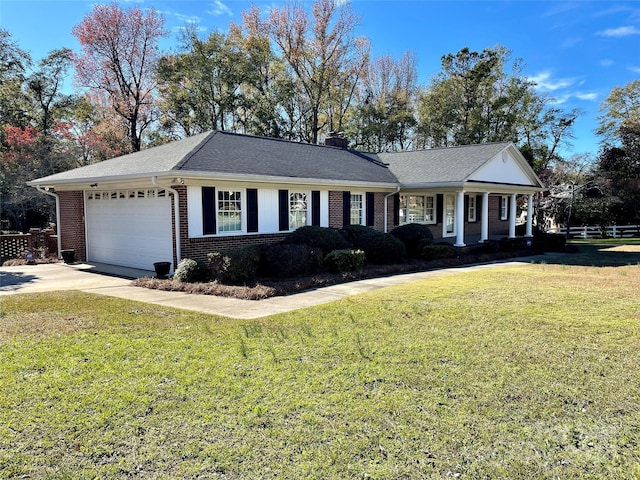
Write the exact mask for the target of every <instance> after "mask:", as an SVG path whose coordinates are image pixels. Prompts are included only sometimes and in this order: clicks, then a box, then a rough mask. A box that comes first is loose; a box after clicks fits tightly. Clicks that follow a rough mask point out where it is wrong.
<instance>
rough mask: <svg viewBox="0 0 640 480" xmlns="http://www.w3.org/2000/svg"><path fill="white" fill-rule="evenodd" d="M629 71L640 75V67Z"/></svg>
mask: <svg viewBox="0 0 640 480" xmlns="http://www.w3.org/2000/svg"><path fill="white" fill-rule="evenodd" d="M629 70H631V71H632V72H633V73H640V67H629Z"/></svg>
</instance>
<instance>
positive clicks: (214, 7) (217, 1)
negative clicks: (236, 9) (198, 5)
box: [207, 0, 233, 17]
mask: <svg viewBox="0 0 640 480" xmlns="http://www.w3.org/2000/svg"><path fill="white" fill-rule="evenodd" d="M207 13H208V14H210V15H213V16H214V17H218V16H220V15H229V16H230V17H231V16H233V12H232V11H231V9H230V8H229V7H227V6H226V5H225V4H224V3H222V0H213V2H211V5H210V8H209V10H207Z"/></svg>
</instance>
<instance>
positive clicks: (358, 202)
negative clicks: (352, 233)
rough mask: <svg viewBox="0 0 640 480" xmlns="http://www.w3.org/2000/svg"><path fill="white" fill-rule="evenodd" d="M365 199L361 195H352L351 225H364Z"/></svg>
mask: <svg viewBox="0 0 640 480" xmlns="http://www.w3.org/2000/svg"><path fill="white" fill-rule="evenodd" d="M363 203H364V202H363V199H362V194H361V193H352V194H351V215H350V217H349V221H350V223H351V225H362V224H364V221H363V220H364V210H363V207H364V205H363Z"/></svg>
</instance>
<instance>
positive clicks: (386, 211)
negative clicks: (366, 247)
mask: <svg viewBox="0 0 640 480" xmlns="http://www.w3.org/2000/svg"><path fill="white" fill-rule="evenodd" d="M399 192H400V186H397V187H396V191H395V192H391V193H388V194H387V195H385V196H384V233H388V232H387V230H388V228H387V223H388V221H389V220H388V218H387V217H389V210H388V208H387V203H388V200H387V199H388V198H389V197H390V196H391V195H395V194H397V193H399Z"/></svg>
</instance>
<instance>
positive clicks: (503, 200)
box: [500, 195, 509, 220]
mask: <svg viewBox="0 0 640 480" xmlns="http://www.w3.org/2000/svg"><path fill="white" fill-rule="evenodd" d="M508 200H509V197H507V196H506V195H502V196H501V197H500V220H506V219H507V217H508V212H509V207H508V204H507V201H508Z"/></svg>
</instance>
